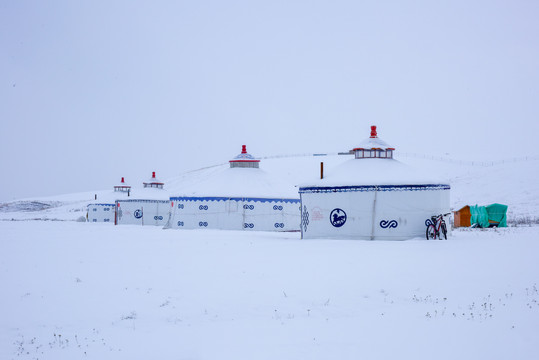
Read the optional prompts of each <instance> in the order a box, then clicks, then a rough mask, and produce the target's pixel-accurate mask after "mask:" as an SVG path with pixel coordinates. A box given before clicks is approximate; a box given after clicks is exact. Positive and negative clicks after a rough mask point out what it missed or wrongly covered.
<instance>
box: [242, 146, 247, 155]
mask: <svg viewBox="0 0 539 360" xmlns="http://www.w3.org/2000/svg"><path fill="white" fill-rule="evenodd" d="M241 153H242V154H247V145H242V146H241Z"/></svg>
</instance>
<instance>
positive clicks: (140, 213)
mask: <svg viewBox="0 0 539 360" xmlns="http://www.w3.org/2000/svg"><path fill="white" fill-rule="evenodd" d="M133 215H134V216H135V217H136V218H137V219H140V218H141V217H142V210H141V209H137V210H135V212H134V213H133Z"/></svg>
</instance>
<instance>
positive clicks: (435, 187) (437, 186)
mask: <svg viewBox="0 0 539 360" xmlns="http://www.w3.org/2000/svg"><path fill="white" fill-rule="evenodd" d="M449 189H451V187H450V186H449V185H446V184H428V185H359V186H320V187H317V186H311V187H301V188H299V193H300V194H305V193H331V192H366V191H428V190H449Z"/></svg>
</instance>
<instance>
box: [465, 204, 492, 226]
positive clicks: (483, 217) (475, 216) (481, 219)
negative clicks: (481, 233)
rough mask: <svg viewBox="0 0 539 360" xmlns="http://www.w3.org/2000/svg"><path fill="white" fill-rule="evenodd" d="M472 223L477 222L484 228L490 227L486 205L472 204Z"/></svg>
mask: <svg viewBox="0 0 539 360" xmlns="http://www.w3.org/2000/svg"><path fill="white" fill-rule="evenodd" d="M470 214H471V217H470V224H472V225H473V224H477V225H479V226H480V227H482V228H488V227H489V225H490V223H489V222H488V213H487V209H486V207H484V206H478V205H474V206H470Z"/></svg>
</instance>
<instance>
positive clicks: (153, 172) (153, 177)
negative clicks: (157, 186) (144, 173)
mask: <svg viewBox="0 0 539 360" xmlns="http://www.w3.org/2000/svg"><path fill="white" fill-rule="evenodd" d="M152 179H155V171H152Z"/></svg>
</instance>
